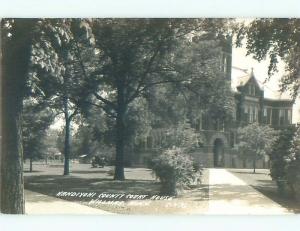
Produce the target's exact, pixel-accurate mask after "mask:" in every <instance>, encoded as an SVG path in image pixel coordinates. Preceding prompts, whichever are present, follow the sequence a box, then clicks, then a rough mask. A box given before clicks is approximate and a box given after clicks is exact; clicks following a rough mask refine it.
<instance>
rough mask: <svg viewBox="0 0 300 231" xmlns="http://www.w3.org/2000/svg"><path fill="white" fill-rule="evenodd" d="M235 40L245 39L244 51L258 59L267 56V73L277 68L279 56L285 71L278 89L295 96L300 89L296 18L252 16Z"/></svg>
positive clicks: (299, 29)
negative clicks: (287, 91) (251, 19)
mask: <svg viewBox="0 0 300 231" xmlns="http://www.w3.org/2000/svg"><path fill="white" fill-rule="evenodd" d="M237 37H238V40H237V44H238V45H241V41H242V39H243V38H246V39H247V42H246V48H247V54H248V55H250V54H251V55H253V57H254V58H255V59H256V60H258V61H262V60H264V59H266V58H267V57H268V58H269V59H270V63H269V70H268V74H269V76H270V77H271V76H272V74H274V72H276V71H277V64H278V62H279V59H282V60H283V61H284V62H285V64H286V66H285V71H286V73H285V75H284V76H283V77H282V79H281V89H282V90H290V92H291V94H292V96H293V97H294V98H295V97H297V96H298V95H299V91H300V81H299V72H300V43H299V37H300V19H296V18H262V19H255V20H253V21H251V22H250V24H249V25H247V26H245V25H244V26H242V27H241V28H240V30H239V33H238V36H237Z"/></svg>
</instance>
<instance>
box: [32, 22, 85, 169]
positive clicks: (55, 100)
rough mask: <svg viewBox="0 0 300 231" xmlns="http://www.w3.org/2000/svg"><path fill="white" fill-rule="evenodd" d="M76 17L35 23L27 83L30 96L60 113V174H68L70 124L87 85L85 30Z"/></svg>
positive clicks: (82, 99)
mask: <svg viewBox="0 0 300 231" xmlns="http://www.w3.org/2000/svg"><path fill="white" fill-rule="evenodd" d="M81 23H82V22H81V21H80V20H76V19H52V20H47V21H46V22H43V23H42V22H41V23H40V24H39V26H40V28H39V34H38V35H39V36H37V39H36V40H35V43H34V45H33V49H32V54H31V76H30V80H31V81H30V84H31V88H32V91H33V92H32V95H33V96H34V97H35V98H36V99H37V100H38V101H40V102H41V104H44V105H46V106H48V107H50V108H52V109H54V110H56V112H57V115H60V114H63V118H64V122H65V129H64V131H65V134H64V137H65V138H64V151H63V153H64V157H65V158H64V159H65V162H64V175H69V173H70V169H69V159H70V155H71V126H72V122H73V120H74V118H75V117H76V116H77V115H78V114H79V113H80V110H81V108H82V107H83V104H84V103H83V102H84V100H85V96H86V95H87V88H85V87H84V81H85V80H84V78H83V77H84V76H85V75H84V73H82V71H86V70H85V69H84V70H83V66H82V65H84V64H83V60H84V59H85V57H88V56H87V54H83V51H85V52H89V49H88V47H87V44H88V43H89V42H87V41H86V36H85V34H84V33H85V32H86V31H85V29H84V27H83V26H82V24H81Z"/></svg>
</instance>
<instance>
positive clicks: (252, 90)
mask: <svg viewBox="0 0 300 231" xmlns="http://www.w3.org/2000/svg"><path fill="white" fill-rule="evenodd" d="M248 94H249V95H253V96H255V94H256V87H255V85H254V84H249V85H248Z"/></svg>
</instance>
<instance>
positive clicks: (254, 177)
mask: <svg viewBox="0 0 300 231" xmlns="http://www.w3.org/2000/svg"><path fill="white" fill-rule="evenodd" d="M228 170H229V171H230V172H231V173H233V174H234V175H235V176H237V177H239V178H240V179H241V180H243V181H245V182H246V183H247V184H249V185H251V186H252V187H253V188H255V189H256V190H257V191H259V192H261V193H262V194H264V195H265V196H267V197H269V198H270V199H272V200H273V201H275V202H277V203H278V204H280V205H281V206H283V207H285V208H287V209H288V210H289V211H291V212H293V213H300V202H296V201H295V199H293V198H288V197H283V196H280V195H279V194H278V192H277V186H276V183H275V182H274V181H272V178H271V176H270V171H269V170H268V169H257V170H256V174H253V173H252V171H253V170H252V169H228Z"/></svg>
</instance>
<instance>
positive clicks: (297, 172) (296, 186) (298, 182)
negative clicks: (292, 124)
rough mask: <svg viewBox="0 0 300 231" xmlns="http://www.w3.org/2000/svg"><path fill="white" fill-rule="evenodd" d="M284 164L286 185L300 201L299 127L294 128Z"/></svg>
mask: <svg viewBox="0 0 300 231" xmlns="http://www.w3.org/2000/svg"><path fill="white" fill-rule="evenodd" d="M286 162H287V167H286V172H287V181H288V184H289V185H290V187H291V189H292V192H293V195H294V196H295V197H296V199H297V200H299V201H300V196H299V193H300V125H297V126H296V129H295V132H294V135H293V137H292V142H291V148H290V149H289V155H288V156H287V158H286Z"/></svg>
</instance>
